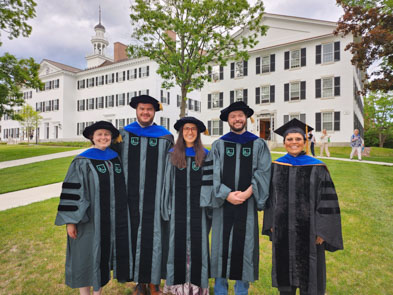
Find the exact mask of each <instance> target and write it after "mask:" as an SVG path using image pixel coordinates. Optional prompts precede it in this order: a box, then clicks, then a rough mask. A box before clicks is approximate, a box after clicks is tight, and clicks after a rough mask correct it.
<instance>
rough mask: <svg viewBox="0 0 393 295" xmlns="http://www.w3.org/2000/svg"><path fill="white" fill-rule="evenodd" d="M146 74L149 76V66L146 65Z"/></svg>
mask: <svg viewBox="0 0 393 295" xmlns="http://www.w3.org/2000/svg"><path fill="white" fill-rule="evenodd" d="M146 75H147V77H149V66H147V69H146Z"/></svg>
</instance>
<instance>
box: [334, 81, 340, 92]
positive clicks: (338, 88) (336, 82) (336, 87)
mask: <svg viewBox="0 0 393 295" xmlns="http://www.w3.org/2000/svg"><path fill="white" fill-rule="evenodd" d="M334 96H340V77H334Z"/></svg>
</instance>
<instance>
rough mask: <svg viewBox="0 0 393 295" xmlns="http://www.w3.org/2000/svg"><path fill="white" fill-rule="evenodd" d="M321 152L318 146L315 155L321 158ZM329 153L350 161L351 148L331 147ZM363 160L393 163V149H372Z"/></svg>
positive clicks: (282, 149)
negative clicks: (368, 155)
mask: <svg viewBox="0 0 393 295" xmlns="http://www.w3.org/2000/svg"><path fill="white" fill-rule="evenodd" d="M273 151H276V152H286V151H285V148H283V147H280V148H275V149H273ZM319 152H320V149H319V146H317V147H316V148H315V155H316V156H319ZM329 152H330V156H331V157H336V158H345V159H349V155H350V154H351V147H329ZM310 153H311V151H310ZM323 155H324V156H326V154H325V152H324V153H323ZM354 158H355V159H357V156H355V157H354ZM363 159H364V160H368V161H377V162H388V163H393V149H387V148H379V147H371V153H370V157H363Z"/></svg>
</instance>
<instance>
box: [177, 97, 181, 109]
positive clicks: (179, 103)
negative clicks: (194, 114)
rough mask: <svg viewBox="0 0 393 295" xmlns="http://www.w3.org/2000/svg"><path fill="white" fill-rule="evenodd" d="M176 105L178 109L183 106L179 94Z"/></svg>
mask: <svg viewBox="0 0 393 295" xmlns="http://www.w3.org/2000/svg"><path fill="white" fill-rule="evenodd" d="M176 105H177V107H178V108H179V107H180V105H181V95H179V94H177V95H176Z"/></svg>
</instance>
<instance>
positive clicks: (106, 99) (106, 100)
mask: <svg viewBox="0 0 393 295" xmlns="http://www.w3.org/2000/svg"><path fill="white" fill-rule="evenodd" d="M105 107H106V108H107V107H108V96H105Z"/></svg>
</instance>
